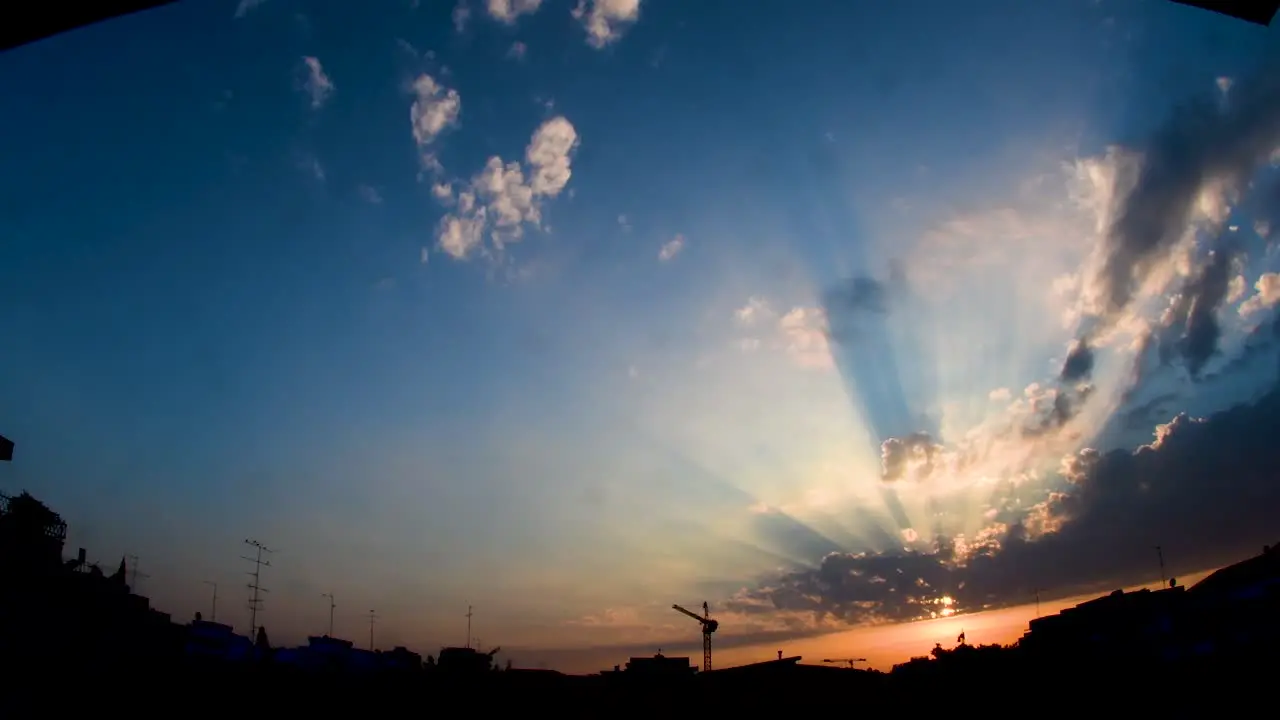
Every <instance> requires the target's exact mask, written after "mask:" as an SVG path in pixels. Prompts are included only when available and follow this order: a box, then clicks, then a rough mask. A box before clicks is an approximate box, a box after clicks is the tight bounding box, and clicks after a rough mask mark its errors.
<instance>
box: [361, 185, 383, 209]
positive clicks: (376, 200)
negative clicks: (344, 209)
mask: <svg viewBox="0 0 1280 720" xmlns="http://www.w3.org/2000/svg"><path fill="white" fill-rule="evenodd" d="M356 192H358V193H360V197H361V198H364V201H365V202H367V203H369V204H370V205H381V204H382V194H381V193H379V192H378V189H377V188H375V187H373V186H370V185H361V186H360V187H358V188H356Z"/></svg>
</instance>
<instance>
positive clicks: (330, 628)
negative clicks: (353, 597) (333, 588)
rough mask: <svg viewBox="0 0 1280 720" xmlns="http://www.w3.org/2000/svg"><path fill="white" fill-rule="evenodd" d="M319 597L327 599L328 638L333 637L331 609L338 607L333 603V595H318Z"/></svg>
mask: <svg viewBox="0 0 1280 720" xmlns="http://www.w3.org/2000/svg"><path fill="white" fill-rule="evenodd" d="M320 597H322V598H329V637H333V609H334V608H336V607H338V606H337V604H336V603H335V602H334V599H333V593H320Z"/></svg>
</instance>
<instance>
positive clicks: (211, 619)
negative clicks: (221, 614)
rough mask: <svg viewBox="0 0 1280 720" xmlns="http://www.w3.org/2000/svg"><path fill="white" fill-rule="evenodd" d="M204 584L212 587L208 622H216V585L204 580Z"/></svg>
mask: <svg viewBox="0 0 1280 720" xmlns="http://www.w3.org/2000/svg"><path fill="white" fill-rule="evenodd" d="M204 584H205V585H212V586H213V604H212V605H210V607H209V622H218V583H216V582H214V581H212V580H205V581H204Z"/></svg>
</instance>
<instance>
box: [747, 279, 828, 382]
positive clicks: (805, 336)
mask: <svg viewBox="0 0 1280 720" xmlns="http://www.w3.org/2000/svg"><path fill="white" fill-rule="evenodd" d="M733 318H734V323H735V324H736V325H737V326H738V328H739V329H740V331H741V332H742V333H743V334H742V335H741V336H740V337H738V339H737V344H738V347H739V348H741V349H742V350H743V351H744V352H754V351H756V350H758V349H759V348H760V347H762V346H767V347H769V348H770V349H772V350H775V351H779V352H782V353H784V354H785V355H786V356H787V357H789V358H790V359H791V361H792V362H793V363H794V364H795V365H797V366H799V367H801V368H807V369H810V370H825V369H830V368H831V367H832V360H831V346H830V344H829V343H828V340H827V335H828V326H827V317H826V313H825V312H824V311H823V309H822V308H820V307H810V306H805V305H796V306H793V307H791V308H790V309H788V310H787V311H786V312H781V313H780V312H778V311H777V310H775V309H774V308H773V306H772V305H771V304H770V302H769V301H768V300H766V299H765V298H762V297H758V296H753V297H750V298H748V299H747V301H746V303H745V304H743V305H742V307H739V308H738V309H736V310H734V312H733Z"/></svg>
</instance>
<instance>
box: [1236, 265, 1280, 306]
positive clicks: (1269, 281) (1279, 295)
mask: <svg viewBox="0 0 1280 720" xmlns="http://www.w3.org/2000/svg"><path fill="white" fill-rule="evenodd" d="M1253 287H1254V290H1256V291H1257V292H1256V293H1255V294H1254V295H1252V296H1251V297H1250V298H1249V299H1248V300H1245V301H1244V302H1242V303H1240V308H1239V313H1240V315H1241V317H1247V316H1250V315H1253V314H1255V313H1258V312H1260V311H1262V310H1265V309H1267V308H1272V307H1275V306H1276V304H1277V303H1280V273H1273V272H1269V273H1263V274H1262V275H1261V276H1260V277H1259V278H1258V281H1257V282H1256V283H1254V284H1253Z"/></svg>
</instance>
